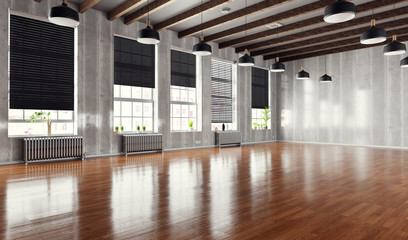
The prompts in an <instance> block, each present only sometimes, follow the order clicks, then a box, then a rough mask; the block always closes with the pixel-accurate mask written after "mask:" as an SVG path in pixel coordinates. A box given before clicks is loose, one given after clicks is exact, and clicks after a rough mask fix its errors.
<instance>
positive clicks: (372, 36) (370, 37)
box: [360, 19, 387, 44]
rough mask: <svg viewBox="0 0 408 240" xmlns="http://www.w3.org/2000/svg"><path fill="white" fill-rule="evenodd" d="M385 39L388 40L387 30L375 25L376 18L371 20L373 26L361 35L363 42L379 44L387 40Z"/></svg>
mask: <svg viewBox="0 0 408 240" xmlns="http://www.w3.org/2000/svg"><path fill="white" fill-rule="evenodd" d="M385 40H387V32H385V30H384V29H381V28H377V27H376V26H375V19H372V20H371V27H370V28H369V29H368V30H367V31H365V32H363V33H362V34H361V36H360V43H362V44H377V43H382V42H385Z"/></svg>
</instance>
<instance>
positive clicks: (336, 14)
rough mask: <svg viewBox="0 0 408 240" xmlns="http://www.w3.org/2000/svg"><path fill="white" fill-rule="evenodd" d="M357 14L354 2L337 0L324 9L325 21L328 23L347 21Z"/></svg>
mask: <svg viewBox="0 0 408 240" xmlns="http://www.w3.org/2000/svg"><path fill="white" fill-rule="evenodd" d="M355 16H356V6H355V5H354V4H353V3H352V2H347V1H345V0H337V2H335V3H333V4H331V5H329V6H327V7H326V9H325V10H324V18H323V19H324V21H325V22H327V23H341V22H347V21H349V20H351V19H353V18H354V17H355Z"/></svg>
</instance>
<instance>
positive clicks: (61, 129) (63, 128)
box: [51, 122, 74, 134]
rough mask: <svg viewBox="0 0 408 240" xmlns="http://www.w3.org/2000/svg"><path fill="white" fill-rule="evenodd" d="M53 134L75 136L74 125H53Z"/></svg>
mask: <svg viewBox="0 0 408 240" xmlns="http://www.w3.org/2000/svg"><path fill="white" fill-rule="evenodd" d="M51 132H52V134H73V133H74V124H73V123H72V122H71V123H61V122H59V123H53V124H52V130H51Z"/></svg>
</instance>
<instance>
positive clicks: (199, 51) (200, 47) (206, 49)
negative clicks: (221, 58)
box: [193, 36, 212, 56]
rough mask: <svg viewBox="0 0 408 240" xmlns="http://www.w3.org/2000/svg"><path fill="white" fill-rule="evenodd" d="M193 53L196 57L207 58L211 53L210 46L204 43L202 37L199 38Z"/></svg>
mask: <svg viewBox="0 0 408 240" xmlns="http://www.w3.org/2000/svg"><path fill="white" fill-rule="evenodd" d="M193 53H194V54H195V55H197V56H209V55H211V53H212V49H211V46H210V45H209V44H207V43H205V42H204V36H201V37H200V42H199V43H197V44H196V45H194V47H193Z"/></svg>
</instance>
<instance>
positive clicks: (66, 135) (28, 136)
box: [8, 134, 78, 138]
mask: <svg viewBox="0 0 408 240" xmlns="http://www.w3.org/2000/svg"><path fill="white" fill-rule="evenodd" d="M73 136H78V135H75V134H60V135H51V136H47V135H12V136H8V138H30V137H73Z"/></svg>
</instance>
